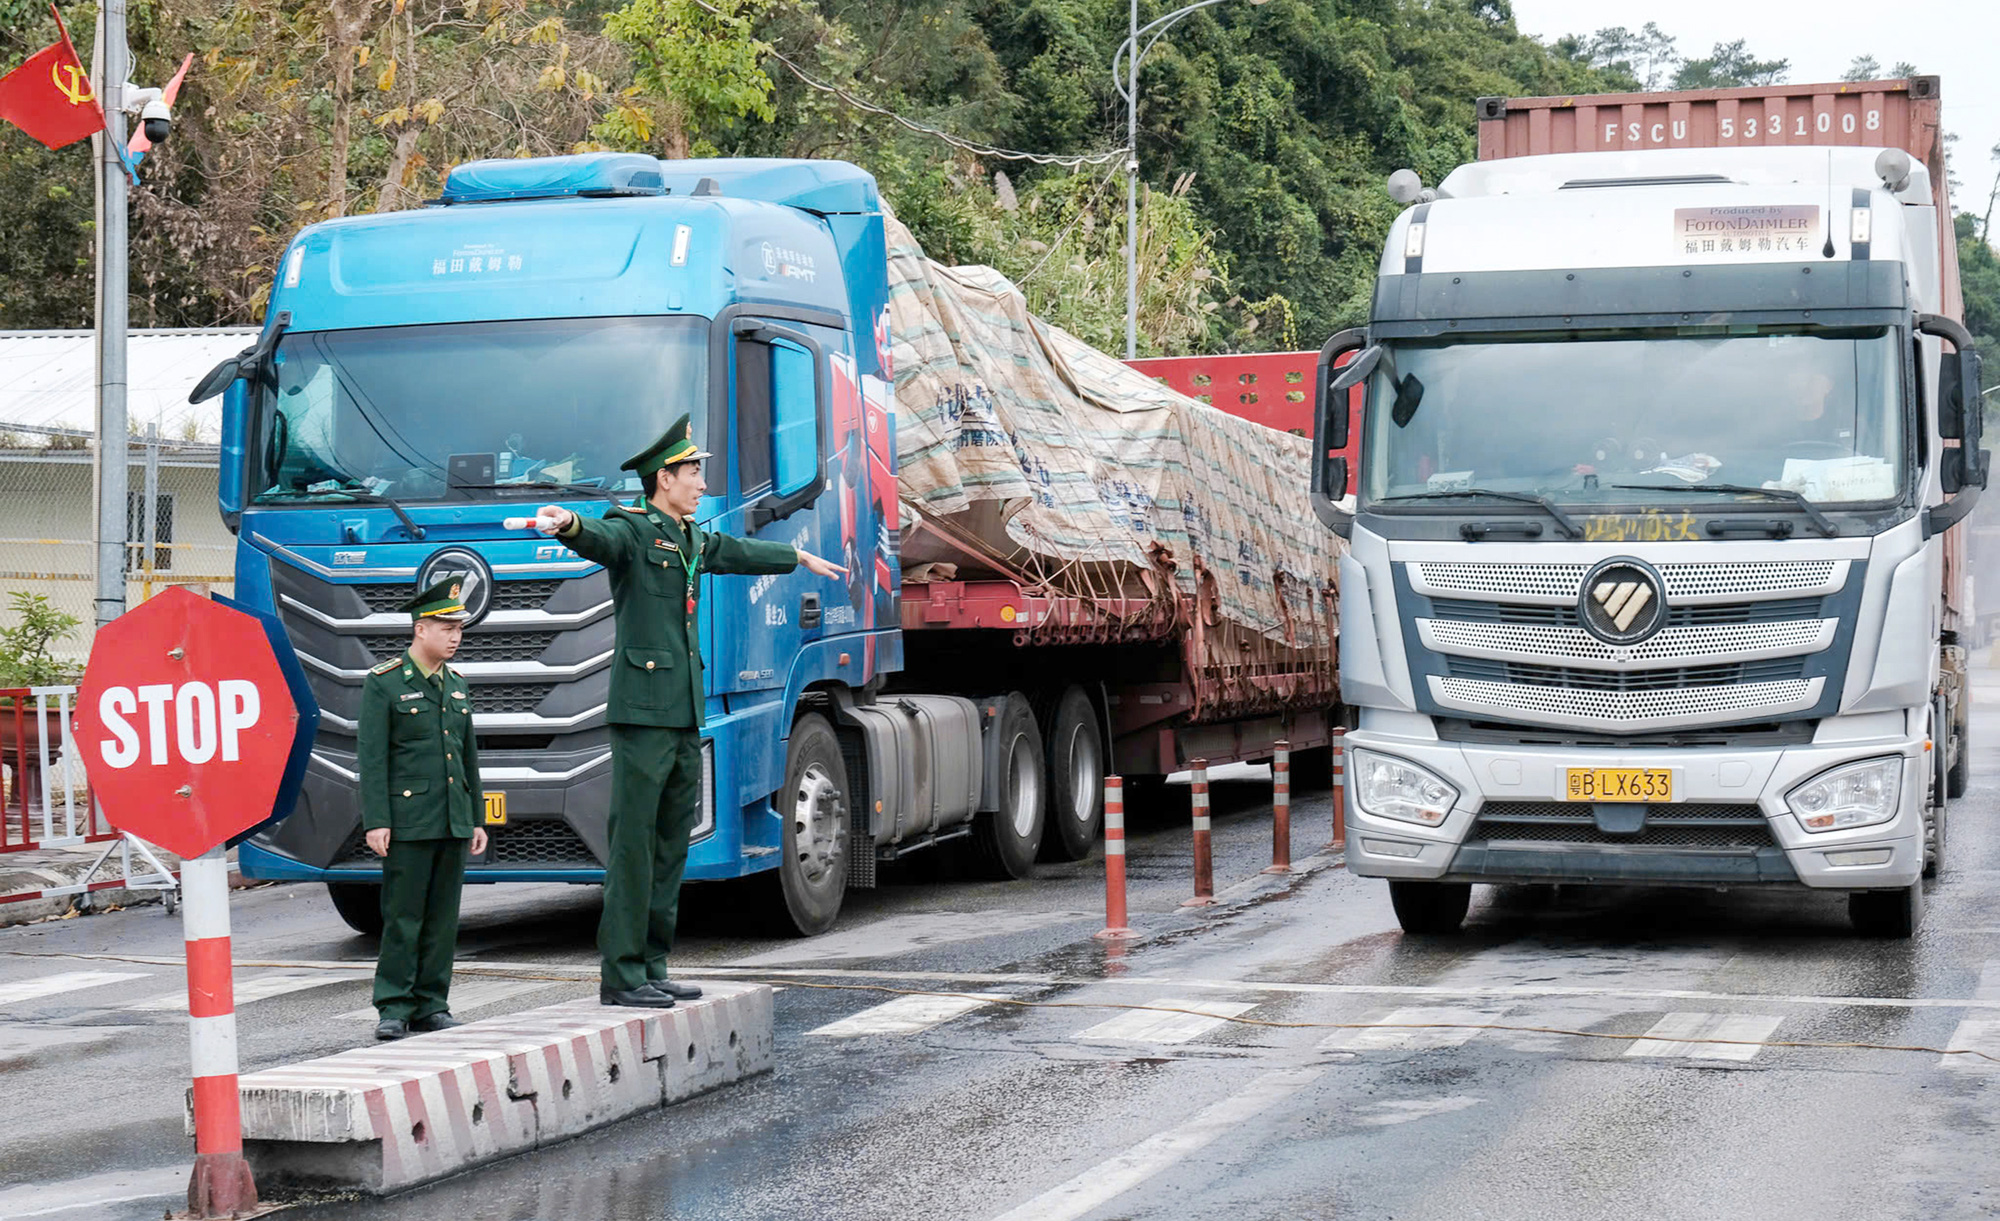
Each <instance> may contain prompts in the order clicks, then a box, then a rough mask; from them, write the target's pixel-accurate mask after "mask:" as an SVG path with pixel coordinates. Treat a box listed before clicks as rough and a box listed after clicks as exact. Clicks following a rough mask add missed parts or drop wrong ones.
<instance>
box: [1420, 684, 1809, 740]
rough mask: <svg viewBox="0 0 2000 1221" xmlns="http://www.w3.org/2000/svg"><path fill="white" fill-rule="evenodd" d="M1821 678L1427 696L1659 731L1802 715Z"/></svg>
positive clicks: (1516, 688) (1434, 689)
mask: <svg viewBox="0 0 2000 1221" xmlns="http://www.w3.org/2000/svg"><path fill="white" fill-rule="evenodd" d="M1825 683H1826V680H1825V679H1824V678H1805V679H1792V680H1790V681H1786V682H1774V683H1742V684H1737V685H1734V686H1724V687H1681V688H1677V689H1672V690H1666V691H1589V690H1581V689H1577V688H1565V687H1554V688H1551V687H1535V686H1529V685H1526V684H1522V683H1501V682H1486V681H1481V680H1478V679H1469V678H1452V677H1449V676H1446V677H1439V676H1437V675H1432V676H1431V678H1430V684H1431V694H1432V695H1433V696H1434V697H1435V698H1436V699H1437V700H1438V702H1439V703H1440V704H1443V705H1446V706H1448V707H1451V708H1455V709H1465V710H1480V711H1492V712H1499V713H1514V714H1517V715H1523V716H1541V717H1549V718H1555V719H1557V720H1560V721H1563V722H1569V721H1571V720H1583V721H1586V722H1594V723H1597V724H1608V725H1621V726H1630V727H1632V728H1635V729H1637V728H1646V729H1658V728H1664V727H1666V726H1669V725H1671V724H1673V723H1674V722H1676V721H1678V720H1681V719H1682V718H1686V717H1709V716H1724V715H1734V714H1737V713H1742V714H1744V715H1746V716H1756V717H1769V716H1773V715H1777V714H1780V713H1786V712H1803V711H1805V710H1806V709H1808V708H1811V707H1812V706H1813V705H1814V704H1815V703H1817V702H1818V701H1819V693H1820V690H1821V689H1822V687H1823V686H1824V685H1825Z"/></svg>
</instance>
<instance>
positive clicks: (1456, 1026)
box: [1320, 1009, 1506, 1051]
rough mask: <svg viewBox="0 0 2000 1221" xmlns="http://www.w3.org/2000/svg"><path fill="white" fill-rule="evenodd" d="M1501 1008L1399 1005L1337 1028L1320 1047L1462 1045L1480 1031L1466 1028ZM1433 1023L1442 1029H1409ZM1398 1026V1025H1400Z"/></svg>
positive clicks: (1406, 1048)
mask: <svg viewBox="0 0 2000 1221" xmlns="http://www.w3.org/2000/svg"><path fill="white" fill-rule="evenodd" d="M1505 1012H1506V1011H1505V1010H1502V1009H1398V1010H1396V1011H1395V1012H1394V1013H1391V1014H1389V1015H1388V1016H1387V1017H1384V1018H1382V1019H1380V1020H1379V1021H1376V1022H1373V1023H1371V1024H1370V1025H1369V1026H1368V1027H1366V1028H1364V1029H1360V1030H1336V1031H1334V1032H1333V1033H1332V1034H1331V1035H1329V1036H1327V1038H1326V1039H1325V1040H1324V1041H1322V1042H1321V1043H1320V1049H1321V1050H1322V1051H1433V1050H1436V1049H1438V1048H1441V1047H1463V1046H1465V1045H1466V1044H1467V1043H1470V1042H1471V1041H1472V1040H1473V1039H1474V1038H1476V1037H1477V1036H1478V1035H1479V1034H1480V1033H1482V1032H1480V1031H1478V1030H1474V1029H1469V1028H1470V1027H1475V1026H1484V1025H1488V1024H1490V1023H1493V1022H1497V1021H1499V1020H1500V1018H1501V1016H1502V1015H1503V1014H1504V1013H1505ZM1433 1023H1436V1024H1437V1025H1438V1026H1441V1027H1443V1028H1442V1029H1436V1028H1434V1029H1409V1028H1410V1027H1424V1026H1429V1025H1431V1024H1433ZM1399 1028H1401V1029H1399Z"/></svg>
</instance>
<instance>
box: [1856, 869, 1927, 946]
mask: <svg viewBox="0 0 2000 1221" xmlns="http://www.w3.org/2000/svg"><path fill="white" fill-rule="evenodd" d="M1847 918H1848V919H1849V920H1851V921H1852V922H1853V923H1854V931H1855V932H1857V933H1860V934H1861V935H1862V936H1863V937H1892V938H1904V937H1911V936H1914V935H1915V934H1916V931H1917V926H1918V925H1920V924H1922V923H1923V922H1924V884H1923V883H1922V882H1918V883H1916V884H1915V885H1913V886H1908V887H1905V888H1904V889H1902V890H1857V891H1855V892H1853V893H1852V894H1850V895H1848V896H1847Z"/></svg>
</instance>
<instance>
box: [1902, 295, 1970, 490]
mask: <svg viewBox="0 0 2000 1221" xmlns="http://www.w3.org/2000/svg"><path fill="white" fill-rule="evenodd" d="M1916 322H1917V330H1918V331H1919V332H1920V333H1922V334H1925V335H1936V336H1937V337H1939V338H1940V339H1943V340H1945V341H1946V342H1947V343H1949V344H1951V346H1952V347H1953V349H1954V351H1952V352H1949V353H1946V354H1945V356H1944V358H1943V359H1942V360H1941V361H1940V362H1939V365H1938V384H1937V427H1938V435H1939V436H1941V437H1944V438H1946V439H1947V440H1953V441H1957V442H1958V447H1957V448H1956V449H1950V448H1947V449H1946V450H1944V452H1943V453H1942V454H1941V455H1939V461H1938V478H1939V481H1940V483H1941V485H1942V486H1943V488H1944V491H1945V494H1946V495H1953V494H1955V493H1957V492H1958V491H1960V490H1961V489H1963V488H1984V487H1985V486H1986V475H1987V465H1988V464H1987V460H1986V454H1985V451H1983V450H1981V449H1980V448H1979V443H1980V441H1982V440H1984V439H1985V435H1986V399H1985V395H1984V391H1983V389H1982V387H1981V384H1980V383H1981V380H1982V378H1983V376H1984V361H1983V360H1982V359H1981V358H1980V355H1979V351H1978V349H1977V348H1975V347H1973V345H1972V333H1971V332H1970V331H1967V330H1966V329H1965V327H1963V326H1962V325H1960V324H1959V323H1958V322H1957V321H1955V320H1953V319H1950V318H1946V317H1943V316H1941V315H1938V314H1918V315H1917V319H1916Z"/></svg>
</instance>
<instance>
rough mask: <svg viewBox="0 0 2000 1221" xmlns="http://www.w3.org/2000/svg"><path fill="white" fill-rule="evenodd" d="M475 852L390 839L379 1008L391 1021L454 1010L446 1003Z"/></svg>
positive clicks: (452, 842) (437, 842) (453, 843)
mask: <svg viewBox="0 0 2000 1221" xmlns="http://www.w3.org/2000/svg"><path fill="white" fill-rule="evenodd" d="M468 847H469V845H468V843H467V842H466V841H465V840H462V839H403V838H401V837H399V836H391V837H390V839H389V857H388V859H387V860H385V861H383V862H382V954H381V957H380V958H379V959H378V960H377V961H376V963H375V1010H376V1012H377V1013H380V1014H381V1015H382V1016H383V1017H384V1018H401V1019H403V1020H404V1021H406V1022H411V1021H415V1020H416V1019H418V1018H425V1017H429V1016H430V1015H431V1014H433V1013H443V1012H445V1011H446V1010H447V1009H449V1008H450V1007H451V1005H450V1002H449V1001H448V1000H447V999H446V997H447V994H448V993H449V992H450V991H451V959H452V953H453V951H454V950H455V949H456V948H457V946H458V893H459V891H460V890H462V889H463V888H464V885H465V853H466V849H467V848H468Z"/></svg>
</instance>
